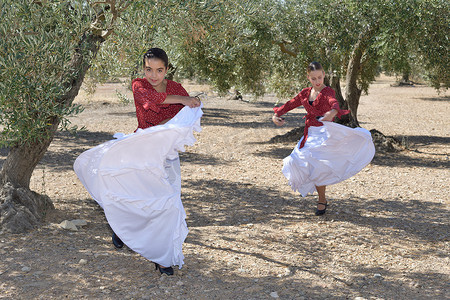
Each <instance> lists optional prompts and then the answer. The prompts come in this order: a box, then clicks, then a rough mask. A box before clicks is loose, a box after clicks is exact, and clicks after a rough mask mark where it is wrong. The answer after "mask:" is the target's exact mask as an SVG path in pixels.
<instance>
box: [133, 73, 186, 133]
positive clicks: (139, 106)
mask: <svg viewBox="0 0 450 300" xmlns="http://www.w3.org/2000/svg"><path fill="white" fill-rule="evenodd" d="M131 86H132V89H133V96H134V105H135V106H136V117H137V120H138V128H142V129H144V128H147V127H150V126H155V125H158V124H159V123H161V122H162V121H164V120H166V119H169V118H173V117H174V116H175V115H176V114H177V113H178V112H179V111H180V110H181V109H182V108H183V107H184V105H183V104H162V103H163V102H164V101H165V100H166V97H167V95H179V96H189V94H188V93H187V92H186V90H185V89H184V88H183V86H182V85H181V84H179V83H178V82H175V81H172V80H167V87H166V92H165V93H160V92H157V91H156V90H155V89H154V88H153V86H152V85H151V84H150V82H148V80H147V79H145V78H136V79H134V80H133V82H132V84H131Z"/></svg>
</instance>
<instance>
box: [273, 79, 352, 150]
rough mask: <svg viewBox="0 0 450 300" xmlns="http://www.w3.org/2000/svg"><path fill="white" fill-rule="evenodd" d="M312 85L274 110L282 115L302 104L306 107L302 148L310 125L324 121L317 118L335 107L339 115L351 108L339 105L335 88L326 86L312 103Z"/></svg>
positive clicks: (320, 124) (278, 114)
mask: <svg viewBox="0 0 450 300" xmlns="http://www.w3.org/2000/svg"><path fill="white" fill-rule="evenodd" d="M311 90H312V87H309V88H305V89H303V90H302V91H301V92H300V93H299V94H298V95H297V96H295V97H294V98H292V99H291V100H289V101H288V102H286V103H285V104H284V105H283V106H280V107H275V108H274V109H273V111H274V112H275V114H276V115H277V116H282V115H284V114H285V113H287V112H288V111H290V110H292V109H294V108H297V107H299V106H302V105H303V107H304V108H305V110H306V112H307V114H306V117H305V118H306V121H305V130H304V133H303V140H302V142H301V144H300V148H302V147H303V146H304V145H305V142H306V139H307V138H308V128H309V127H310V126H322V125H323V123H322V122H320V121H318V120H317V119H318V118H320V117H322V116H323V115H324V114H325V113H326V112H328V111H330V110H332V109H335V110H337V112H338V113H337V115H336V116H337V117H340V116H342V115H345V114H348V113H349V112H350V111H349V110H342V109H341V108H340V107H339V102H338V101H337V100H336V98H335V92H334V90H333V89H332V88H331V87H329V86H326V87H324V88H323V89H322V90H321V91H320V93H319V95H318V96H317V98H316V99H315V100H314V102H313V103H312V104H310V103H309V95H310V94H311Z"/></svg>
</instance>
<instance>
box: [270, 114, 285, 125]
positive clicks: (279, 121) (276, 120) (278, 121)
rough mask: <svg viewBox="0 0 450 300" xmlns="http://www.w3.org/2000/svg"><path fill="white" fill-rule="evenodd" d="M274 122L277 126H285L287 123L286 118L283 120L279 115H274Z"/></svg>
mask: <svg viewBox="0 0 450 300" xmlns="http://www.w3.org/2000/svg"><path fill="white" fill-rule="evenodd" d="M272 121H273V122H274V123H275V125H277V126H283V125H284V123H286V121H285V120H284V118H281V117H279V116H277V115H273V116H272Z"/></svg>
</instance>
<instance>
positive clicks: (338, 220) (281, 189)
mask: <svg viewBox="0 0 450 300" xmlns="http://www.w3.org/2000/svg"><path fill="white" fill-rule="evenodd" d="M392 83H393V78H389V77H384V76H383V77H381V78H379V79H378V80H377V81H376V83H374V84H373V85H372V86H371V89H370V91H369V92H370V93H369V95H368V96H363V97H362V98H361V104H360V111H359V118H360V121H361V126H363V127H364V128H367V129H372V128H375V129H377V130H379V131H381V132H382V133H384V134H385V135H391V136H397V137H399V138H403V139H404V141H407V142H408V143H409V149H410V150H409V151H403V152H399V153H377V155H376V157H375V158H374V160H373V162H372V163H371V164H370V165H369V166H367V167H366V168H365V169H364V170H363V171H362V172H360V173H359V174H357V175H356V176H354V177H353V178H351V179H349V180H347V181H345V182H342V183H339V184H337V185H334V186H330V187H329V188H328V196H329V202H330V203H331V205H330V207H329V210H328V211H327V214H326V215H325V216H323V217H316V216H314V207H315V201H316V198H315V196H308V197H306V198H301V197H300V196H299V195H298V194H295V193H293V192H292V191H291V190H290V188H289V186H288V185H287V182H286V180H285V178H284V177H283V175H282V174H281V170H280V169H281V165H282V159H283V157H285V156H287V155H288V154H289V153H290V151H291V149H292V148H293V147H294V145H295V142H291V143H278V144H270V143H268V141H269V140H270V138H272V137H274V136H275V135H279V134H283V133H286V132H287V131H289V130H290V129H293V128H295V127H296V126H298V125H300V124H301V122H302V119H301V117H302V116H303V115H304V111H303V110H302V109H297V110H295V111H293V112H291V113H289V114H288V115H287V122H288V124H287V126H285V127H282V128H276V127H275V125H273V124H272V123H271V115H272V107H273V104H274V103H275V101H276V98H274V97H272V96H270V95H269V96H267V97H265V98H264V99H262V100H260V101H258V102H250V103H247V102H244V101H236V100H226V99H225V98H219V97H217V96H215V94H214V93H213V92H211V91H209V90H208V89H207V88H205V87H204V86H196V85H193V84H189V83H186V84H185V87H186V89H187V90H188V91H189V92H190V93H191V94H196V92H199V91H205V89H206V91H207V93H208V97H207V98H206V99H205V100H204V106H205V107H204V113H205V114H204V117H203V119H202V127H203V131H202V132H201V133H199V134H197V137H198V142H197V143H196V144H195V146H193V147H189V148H188V149H187V152H185V153H182V154H181V160H182V178H183V190H182V193H183V195H182V199H183V203H184V205H185V209H186V212H187V215H188V217H187V223H188V227H189V229H190V233H189V235H188V237H187V239H186V242H185V244H184V254H185V256H186V259H185V262H186V264H185V266H184V267H183V268H182V269H181V270H176V273H175V275H174V276H171V277H168V276H166V275H164V276H161V275H160V274H159V272H156V271H154V270H153V265H152V264H151V263H150V262H149V261H147V260H145V259H144V258H142V257H141V256H139V255H138V254H136V253H134V252H132V251H131V250H129V249H127V248H126V247H125V248H124V249H122V250H116V249H115V248H114V247H113V245H112V244H111V236H110V229H109V227H108V225H107V222H106V220H105V217H104V214H103V212H102V210H101V209H100V208H99V206H98V205H97V204H96V203H95V202H94V201H93V200H92V199H91V198H90V197H89V194H88V193H87V192H86V190H85V189H84V188H83V186H82V185H81V183H80V182H79V181H78V179H77V178H76V176H75V174H74V172H73V171H72V164H73V162H74V160H75V158H76V157H77V156H78V155H79V154H80V153H81V152H83V151H85V150H87V149H89V148H91V147H93V146H95V145H97V144H99V143H102V142H104V141H106V140H108V139H111V136H112V134H113V133H115V132H125V133H129V132H131V131H133V130H134V129H135V127H136V120H135V115H134V107H133V104H126V105H124V104H121V103H119V101H118V99H117V97H116V95H115V90H116V89H120V90H122V92H123V93H125V94H127V95H128V96H129V97H131V95H130V93H129V92H127V91H125V90H123V88H122V87H121V86H120V85H117V84H109V85H105V86H102V87H101V88H100V89H99V90H98V91H97V93H96V94H95V95H94V96H93V97H91V98H89V97H87V96H86V95H83V94H81V95H80V96H79V97H78V98H77V100H76V101H77V102H80V103H82V104H84V105H85V107H86V109H85V111H84V112H83V113H82V114H80V115H78V116H76V117H73V118H72V122H73V123H74V124H77V125H85V126H86V129H87V130H86V131H83V132H80V133H79V134H78V136H76V137H73V136H70V135H68V134H67V133H59V134H58V135H57V137H56V138H55V141H54V143H53V144H52V145H51V147H50V149H49V151H48V153H47V154H46V156H45V158H44V159H43V161H42V162H41V164H40V165H39V166H38V167H37V168H36V171H35V173H34V176H33V178H32V184H31V187H32V189H34V190H35V191H37V192H41V193H45V194H47V195H48V196H50V197H51V199H53V201H54V204H55V207H56V211H55V212H53V213H51V214H50V215H49V216H48V218H47V222H46V224H45V225H44V226H43V227H42V228H39V229H36V230H34V231H32V232H30V233H28V234H20V235H9V234H6V235H2V236H0V255H1V257H2V259H1V261H0V298H1V299H64V298H68V299H276V298H279V299H445V298H446V299H450V294H449V290H450V289H449V287H450V286H449V282H450V281H449V275H450V267H449V265H450V263H449V262H450V261H449V232H450V226H449V199H450V197H449V195H450V192H449V164H450V163H449V152H450V151H449V149H450V136H449V132H450V121H449V119H448V116H449V114H450V101H449V96H448V95H449V94H448V93H447V94H441V95H437V94H436V92H435V91H434V90H432V89H431V88H428V87H424V86H414V87H391V86H390V85H391V84H392ZM285 100H288V99H284V100H283V101H282V102H284V101H285ZM72 219H84V220H86V221H87V222H88V225H87V226H84V227H83V228H81V229H80V230H78V231H68V230H64V229H61V228H59V227H58V226H57V225H56V224H58V223H60V222H61V221H63V220H72Z"/></svg>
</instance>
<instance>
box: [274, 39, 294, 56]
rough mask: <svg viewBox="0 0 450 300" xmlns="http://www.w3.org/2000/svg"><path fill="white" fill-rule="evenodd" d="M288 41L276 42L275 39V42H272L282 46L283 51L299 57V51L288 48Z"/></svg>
mask: <svg viewBox="0 0 450 300" xmlns="http://www.w3.org/2000/svg"><path fill="white" fill-rule="evenodd" d="M287 43H288V42H286V41H282V42H275V41H273V42H272V44H274V45H278V46H279V47H280V50H281V52H283V53H286V54H289V55H290V56H292V57H297V53H296V52H294V51H291V50H289V49H287V48H286V44H287Z"/></svg>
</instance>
